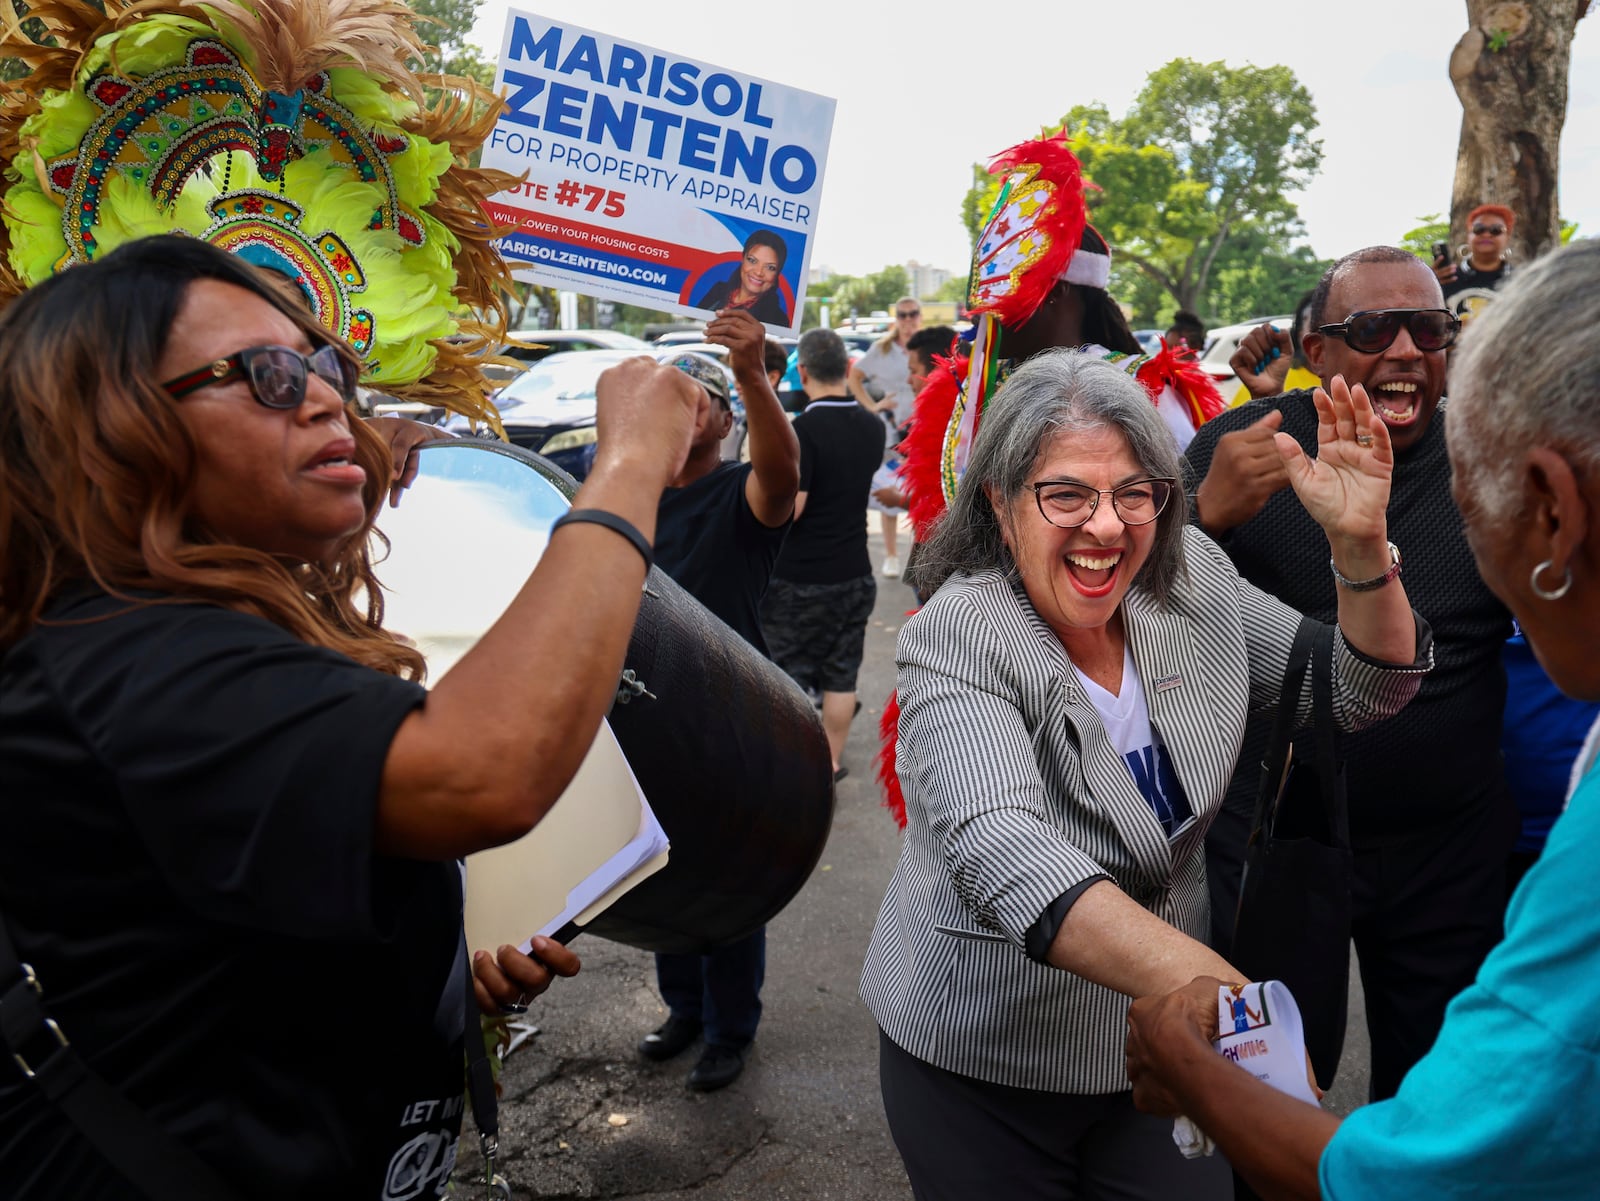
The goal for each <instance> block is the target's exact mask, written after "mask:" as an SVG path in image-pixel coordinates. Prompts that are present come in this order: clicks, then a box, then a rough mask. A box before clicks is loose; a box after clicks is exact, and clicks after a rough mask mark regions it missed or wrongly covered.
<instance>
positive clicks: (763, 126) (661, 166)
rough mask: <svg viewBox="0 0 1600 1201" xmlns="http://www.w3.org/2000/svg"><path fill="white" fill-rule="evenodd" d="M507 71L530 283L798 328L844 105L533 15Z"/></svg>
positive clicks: (508, 249)
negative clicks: (837, 110)
mask: <svg viewBox="0 0 1600 1201" xmlns="http://www.w3.org/2000/svg"><path fill="white" fill-rule="evenodd" d="M495 82H496V87H497V88H498V89H500V90H501V92H502V94H503V95H504V96H505V98H506V104H505V110H504V112H503V113H502V114H501V117H500V120H499V122H498V123H497V124H496V126H495V129H494V132H493V133H492V134H491V135H490V137H489V142H488V145H486V146H485V147H484V151H483V165H484V166H485V167H494V168H498V169H500V170H503V171H510V172H512V173H514V174H517V175H521V174H522V173H523V172H526V173H527V179H526V181H525V182H523V183H522V184H520V185H519V186H518V187H516V188H514V189H512V190H511V191H508V192H502V193H500V194H499V195H498V196H496V197H494V198H493V200H492V201H491V202H490V204H489V206H488V207H489V213H490V215H491V216H492V217H494V218H495V219H496V220H498V221H500V222H502V223H503V224H505V225H507V226H509V227H512V232H509V233H507V234H506V235H505V236H503V237H502V238H500V239H499V242H498V246H499V249H500V253H501V255H502V256H504V258H505V260H506V262H507V263H508V264H510V266H511V268H512V272H513V274H514V275H516V277H517V278H519V279H525V280H530V281H532V282H535V283H539V284H543V285H546V286H550V287H556V288H565V289H570V290H572V291H578V292H585V293H589V294H591V295H594V296H601V297H604V298H606V299H609V300H619V301H623V302H626V303H628V304H638V305H644V306H646V307H649V308H655V309H667V310H685V309H686V310H690V311H692V312H695V313H696V314H697V315H700V316H706V317H709V316H710V315H711V314H713V313H714V312H716V311H717V310H718V309H721V308H724V307H726V306H728V305H730V304H732V305H737V306H739V307H742V308H746V309H748V310H749V311H750V312H751V313H753V314H754V315H755V316H756V317H757V318H759V319H760V320H761V321H763V322H764V323H765V324H766V325H767V326H768V327H769V328H771V329H773V330H775V331H789V332H798V330H799V327H800V317H801V311H802V306H803V305H804V303H805V281H806V266H807V263H808V261H809V259H810V257H811V243H812V239H813V238H814V237H815V231H816V226H817V208H818V201H819V199H820V197H821V195H822V176H823V170H824V168H825V167H826V166H827V158H828V138H829V136H830V135H831V133H832V131H833V110H834V102H833V101H832V100H830V99H828V98H827V97H824V96H817V95H814V94H813V93H811V92H803V91H800V90H799V89H797V88H790V87H784V86H783V85H781V84H776V83H773V82H771V81H770V80H766V79H759V78H757V77H756V76H753V75H745V74H743V73H741V72H738V71H731V70H728V69H726V68H723V67H715V66H712V65H711V64H709V63H703V62H700V61H698V60H697V59H691V58H684V57H682V56H680V55H675V54H670V53H667V52H665V51H661V50H656V49H654V48H652V47H650V46H642V45H639V44H638V43H635V42H629V41H624V40H622V39H620V38H614V37H611V36H609V35H607V34H603V33H597V32H595V31H593V30H589V29H582V28H579V27H578V26H574V25H569V24H567V23H565V22H561V21H552V20H549V19H548V18H545V17H539V16H535V15H533V14H532V13H525V12H518V11H516V10H513V11H512V12H510V13H509V14H508V15H507V19H506V33H505V40H504V43H503V45H502V47H501V51H500V64H499V71H498V74H497V76H496V81H495Z"/></svg>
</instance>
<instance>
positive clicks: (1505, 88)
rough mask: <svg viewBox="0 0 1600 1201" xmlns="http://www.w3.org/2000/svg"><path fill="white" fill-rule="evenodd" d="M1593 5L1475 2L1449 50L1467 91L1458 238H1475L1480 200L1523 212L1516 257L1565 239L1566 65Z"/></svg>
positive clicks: (1454, 230)
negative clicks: (1561, 189)
mask: <svg viewBox="0 0 1600 1201" xmlns="http://www.w3.org/2000/svg"><path fill="white" fill-rule="evenodd" d="M1587 8H1588V4H1587V0H1583V2H1577V0H1511V2H1508V0H1467V23H1468V25H1469V26H1470V28H1468V30H1467V32H1466V33H1464V34H1462V35H1461V40H1460V41H1459V42H1457V43H1456V47H1455V50H1454V51H1452V52H1451V55H1450V82H1451V83H1453V84H1454V85H1455V89H1456V95H1457V96H1459V97H1460V98H1461V140H1460V143H1459V146H1458V149H1457V152H1456V178H1455V187H1454V189H1453V191H1452V193H1451V196H1450V233H1451V243H1452V245H1460V244H1461V243H1464V242H1465V241H1466V240H1467V229H1466V224H1467V214H1468V213H1469V212H1471V211H1472V210H1473V209H1474V208H1476V207H1477V206H1478V205H1480V204H1503V205H1505V206H1506V207H1507V208H1509V209H1511V210H1512V211H1513V212H1514V213H1516V215H1517V221H1516V225H1515V227H1514V228H1513V229H1512V233H1511V254H1512V261H1513V262H1519V263H1525V262H1528V261H1529V260H1530V259H1533V258H1535V257H1537V256H1538V255H1540V254H1543V253H1544V252H1545V251H1547V250H1552V249H1554V248H1555V247H1556V246H1558V245H1559V244H1560V232H1561V228H1560V205H1559V197H1558V195H1557V191H1556V179H1557V174H1558V168H1559V156H1560V147H1561V127H1562V125H1563V123H1564V122H1565V120H1566V115H1567V68H1568V65H1569V62H1570V59H1571V50H1572V35H1573V31H1574V28H1575V27H1576V25H1577V23H1578V21H1579V20H1580V19H1581V18H1582V17H1583V15H1584V13H1585V11H1586V10H1587ZM1497 47H1498V48H1497Z"/></svg>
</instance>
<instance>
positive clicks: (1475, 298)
mask: <svg viewBox="0 0 1600 1201" xmlns="http://www.w3.org/2000/svg"><path fill="white" fill-rule="evenodd" d="M1516 223H1517V216H1516V214H1515V213H1513V212H1512V211H1511V210H1510V209H1508V208H1507V207H1506V206H1505V205H1503V204H1480V205H1479V206H1478V207H1477V208H1475V209H1473V210H1472V211H1471V212H1470V213H1468V214H1467V237H1468V239H1469V240H1468V242H1467V244H1466V245H1465V246H1463V247H1462V248H1461V249H1462V251H1463V253H1462V256H1461V262H1460V263H1459V264H1456V263H1452V262H1450V261H1449V259H1448V258H1445V259H1441V260H1436V261H1435V262H1434V264H1433V272H1434V274H1435V275H1437V276H1438V277H1439V284H1440V286H1441V287H1442V288H1443V289H1444V302H1445V304H1446V306H1448V307H1449V309H1450V311H1451V312H1453V313H1455V314H1456V315H1457V316H1458V317H1460V318H1462V319H1463V320H1470V319H1471V317H1472V314H1473V313H1474V312H1476V311H1477V309H1478V308H1479V307H1480V306H1481V305H1482V304H1483V303H1484V302H1485V301H1486V300H1492V299H1493V298H1494V293H1495V291H1496V289H1498V288H1499V287H1500V285H1501V284H1503V283H1504V282H1505V281H1506V280H1508V279H1510V278H1511V249H1510V248H1511V230H1512V229H1513V227H1515V225H1516Z"/></svg>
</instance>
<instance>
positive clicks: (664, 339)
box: [651, 325, 706, 346]
mask: <svg viewBox="0 0 1600 1201" xmlns="http://www.w3.org/2000/svg"><path fill="white" fill-rule="evenodd" d="M705 336H706V330H705V326H703V325H701V326H696V327H695V328H694V329H674V330H668V331H667V332H666V333H664V334H662V335H661V336H660V337H658V338H656V340H655V341H654V342H652V343H651V345H652V346H688V345H690V344H691V343H695V342H703V341H705Z"/></svg>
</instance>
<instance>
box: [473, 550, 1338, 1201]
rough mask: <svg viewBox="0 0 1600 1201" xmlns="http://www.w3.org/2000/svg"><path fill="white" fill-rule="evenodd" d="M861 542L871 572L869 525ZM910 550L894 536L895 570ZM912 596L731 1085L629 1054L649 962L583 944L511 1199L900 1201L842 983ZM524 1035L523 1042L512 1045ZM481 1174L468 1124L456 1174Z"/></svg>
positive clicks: (654, 1012)
mask: <svg viewBox="0 0 1600 1201" xmlns="http://www.w3.org/2000/svg"><path fill="white" fill-rule="evenodd" d="M870 540H871V544H872V558H873V562H874V564H879V563H881V562H882V554H883V552H882V544H881V540H880V538H879V535H878V532H877V528H876V520H874V521H873V522H872V523H871V534H870ZM907 546H909V539H908V538H906V537H904V536H902V546H901V557H902V559H903V558H904V553H905V549H906V547H907ZM914 603H915V602H914V598H913V597H912V595H911V590H910V589H909V588H907V587H906V586H905V585H904V584H902V583H901V582H900V581H898V580H885V579H883V578H882V577H879V587H878V600H877V606H876V608H875V609H874V612H873V617H872V621H871V624H870V625H869V627H868V630H867V642H866V657H865V662H864V663H863V667H862V671H861V676H860V681H859V685H858V689H859V692H858V695H859V696H860V699H861V701H862V709H861V713H860V715H859V716H858V717H857V718H856V721H855V724H854V726H853V727H852V729H851V732H850V740H849V743H848V745H847V747H846V751H845V756H844V763H845V765H846V766H847V767H848V768H849V769H850V773H849V775H848V776H847V777H846V778H845V779H844V780H843V781H841V782H840V783H839V784H838V786H837V794H838V795H837V810H836V813H835V817H834V823H833V831H832V834H831V836H830V838H829V841H828V845H827V848H826V850H825V852H824V854H823V856H822V859H821V862H820V864H819V865H818V868H817V870H816V871H815V873H813V875H812V877H811V879H810V881H809V882H808V883H807V884H806V886H805V887H804V888H803V889H802V890H801V892H800V894H799V895H798V896H797V897H796V898H795V900H794V901H793V902H792V903H791V904H790V905H789V907H788V908H787V909H785V910H784V912H783V913H782V914H780V915H779V916H778V917H777V918H776V919H775V920H774V921H773V922H772V923H771V925H770V926H769V927H768V933H767V977H766V986H765V989H764V991H763V998H764V1002H765V1012H764V1015H763V1018H762V1023H761V1029H760V1032H759V1034H758V1035H757V1037H756V1041H755V1044H754V1046H753V1048H752V1050H751V1052H750V1055H749V1059H748V1063H747V1066H746V1068H745V1070H744V1073H743V1074H742V1075H741V1076H740V1078H739V1079H738V1080H737V1081H735V1082H734V1083H733V1084H732V1085H730V1086H729V1087H727V1088H725V1089H723V1090H721V1091H720V1092H714V1093H695V1092H691V1091H690V1090H689V1089H688V1088H686V1087H685V1084H684V1081H685V1078H686V1077H687V1075H688V1072H689V1069H690V1068H691V1067H692V1066H693V1065H694V1060H695V1058H696V1056H697V1054H698V1052H699V1046H698V1044H697V1045H696V1046H695V1047H694V1048H691V1049H690V1050H689V1051H686V1052H685V1053H684V1054H683V1055H682V1056H680V1057H679V1058H678V1059H675V1060H673V1061H671V1062H668V1063H652V1062H649V1061H646V1060H644V1059H643V1058H641V1057H640V1056H639V1055H638V1054H637V1052H636V1051H635V1049H634V1048H635V1045H636V1044H637V1043H638V1041H639V1040H640V1038H642V1037H643V1036H644V1035H645V1034H646V1033H648V1032H649V1031H651V1030H653V1029H654V1028H655V1027H656V1026H658V1025H660V1023H661V1022H662V1021H664V1020H665V1018H666V1009H665V1007H664V1006H663V1005H662V1004H661V1001H660V998H659V996H658V995H657V993H656V989H655V969H654V960H653V957H652V956H651V955H649V954H647V953H645V952H642V951H637V950H634V949H632V948H630V947H624V946H621V945H618V944H615V943H608V942H605V941H602V940H599V939H595V938H592V937H580V938H579V939H577V940H576V941H575V942H574V943H573V949H574V950H575V951H576V952H577V953H578V954H579V955H580V956H581V958H582V960H583V969H582V971H581V972H580V973H579V974H578V976H576V977H574V978H573V979H570V980H557V981H556V982H555V984H554V985H553V986H552V987H551V989H550V990H549V991H548V992H547V993H545V994H544V996H542V997H540V998H538V999H537V1000H536V1001H535V1002H534V1005H533V1007H532V1008H531V1009H530V1011H529V1013H528V1015H527V1023H528V1026H529V1028H536V1029H537V1033H533V1034H525V1037H524V1039H523V1041H522V1043H521V1045H520V1046H519V1047H518V1048H517V1050H516V1051H515V1052H514V1053H513V1054H512V1055H511V1056H510V1057H509V1058H508V1059H507V1060H506V1063H505V1065H504V1068H503V1070H502V1076H501V1083H502V1086H503V1090H504V1095H503V1098H502V1102H501V1133H500V1169H501V1172H502V1173H503V1175H504V1176H505V1177H506V1178H507V1180H508V1181H509V1183H510V1185H511V1188H512V1195H513V1197H516V1198H519V1199H523V1198H526V1199H533V1198H537V1199H539V1201H557V1199H560V1201H568V1199H578V1198H583V1199H588V1198H622V1197H626V1198H630V1199H631V1201H667V1199H668V1198H688V1197H693V1198H696V1199H703V1201H909V1198H910V1196H911V1190H910V1187H909V1186H908V1185H907V1183H906V1178H905V1174H904V1171H903V1170H902V1168H901V1165H900V1159H899V1156H898V1155H897V1153H896V1152H895V1149H894V1144H893V1142H892V1140H891V1139H890V1137H889V1131H888V1128H887V1126H886V1125H885V1122H884V1118H883V1109H882V1105H881V1102H880V1100H879V1095H878V1080H877V1030H876V1027H875V1025H874V1023H873V1020H872V1017H871V1015H870V1014H869V1013H868V1012H867V1010H866V1007H865V1006H864V1005H863V1004H862V1002H861V999H860V996H859V993H858V991H857V985H858V982H859V979H860V971H861V962H862V958H863V956H864V954H865V952H866V947H867V940H868V938H869V936H870V935H871V932H872V924H873V920H874V918H875V917H876V916H877V911H878V905H879V903H880V902H881V901H882V898H883V891H884V887H885V885H886V884H887V883H888V880H889V876H890V874H891V873H892V872H893V869H894V864H895V859H896V856H897V854H898V851H899V833H898V830H897V829H896V827H895V825H894V822H893V821H892V820H891V819H890V817H889V815H888V813H887V811H886V810H884V809H883V808H882V807H881V805H880V801H879V791H878V787H877V783H876V780H875V779H874V776H873V769H872V757H873V755H874V754H875V753H876V750H877V726H878V718H879V715H880V714H881V713H882V711H883V704H884V701H885V699H886V698H887V697H888V696H889V694H890V692H891V691H892V689H893V687H894V639H895V634H896V632H897V631H898V629H899V627H900V624H901V622H903V621H904V620H905V616H906V613H907V610H909V609H910V608H911V607H912V606H913V604H914ZM1359 1002H1360V997H1359V989H1353V990H1352V1010H1351V1012H1352V1034H1351V1038H1350V1039H1348V1040H1347V1043H1346V1052H1345V1063H1344V1065H1343V1066H1342V1067H1341V1070H1340V1074H1339V1075H1340V1078H1339V1081H1338V1083H1337V1085H1336V1086H1335V1088H1334V1090H1333V1091H1332V1092H1330V1094H1329V1097H1328V1098H1327V1102H1326V1103H1327V1104H1328V1106H1329V1107H1330V1108H1332V1109H1334V1110H1336V1111H1337V1112H1341V1113H1343V1112H1348V1111H1349V1109H1350V1108H1352V1107H1353V1106H1354V1105H1355V1104H1357V1103H1359V1101H1360V1100H1362V1099H1364V1096H1365V1091H1366V1069H1365V1056H1366V1045H1365V1036H1364V1030H1363V1029H1362V1018H1361V1010H1360V1007H1359ZM524 1033H525V1032H524ZM478 1162H479V1158H478V1155H477V1151H476V1137H475V1135H474V1134H473V1133H472V1131H471V1122H470V1119H469V1120H468V1122H467V1130H466V1132H464V1135H463V1138H462V1143H461V1171H460V1172H459V1173H458V1184H457V1194H458V1195H462V1196H466V1197H471V1196H474V1195H475V1190H473V1189H472V1188H471V1187H470V1186H468V1185H467V1184H466V1182H465V1180H464V1179H462V1177H464V1176H465V1174H466V1172H467V1170H468V1169H469V1168H472V1167H475V1165H477V1164H478Z"/></svg>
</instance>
